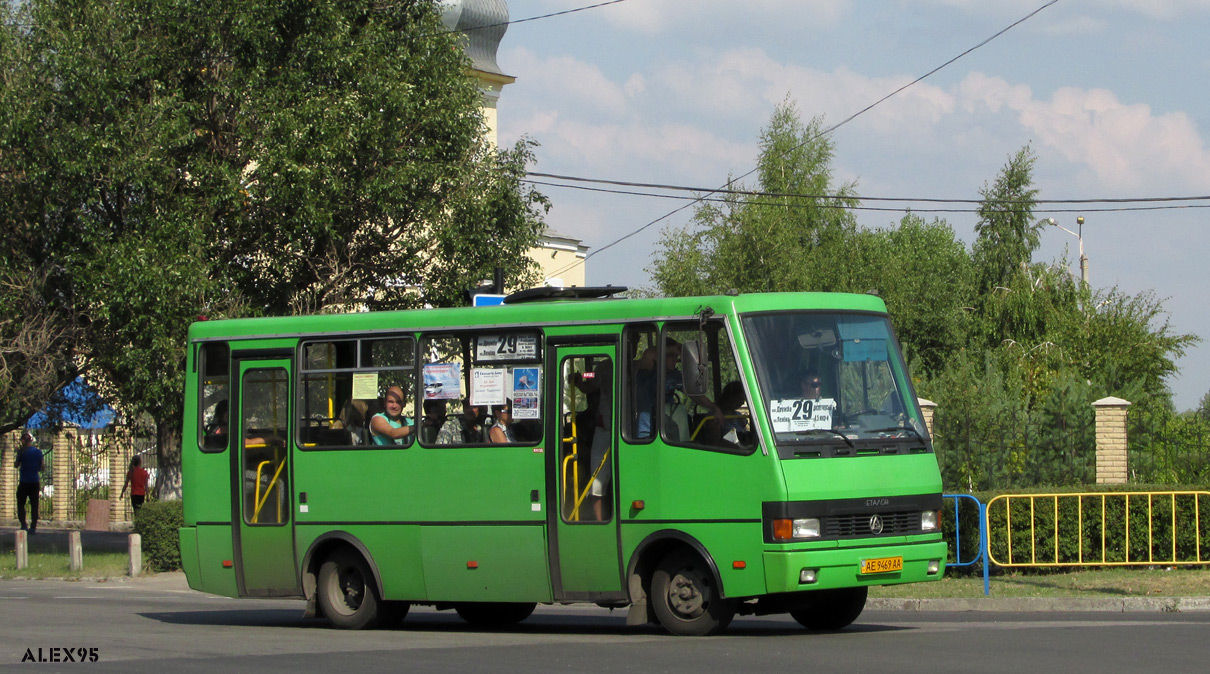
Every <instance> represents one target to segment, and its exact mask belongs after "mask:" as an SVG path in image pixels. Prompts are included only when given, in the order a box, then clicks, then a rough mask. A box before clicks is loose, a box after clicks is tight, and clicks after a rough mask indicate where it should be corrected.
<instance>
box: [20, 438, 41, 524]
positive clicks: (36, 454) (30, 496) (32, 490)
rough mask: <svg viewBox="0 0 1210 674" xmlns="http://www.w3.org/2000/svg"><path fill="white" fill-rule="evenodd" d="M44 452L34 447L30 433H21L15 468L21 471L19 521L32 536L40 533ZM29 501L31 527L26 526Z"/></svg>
mask: <svg viewBox="0 0 1210 674" xmlns="http://www.w3.org/2000/svg"><path fill="white" fill-rule="evenodd" d="M42 463H43V460H42V450H40V449H38V448H37V447H35V446H34V436H33V434H32V433H30V432H29V431H27V430H26V431H21V449H19V450H17V461H16V462H15V463H13V467H14V468H19V469H20V471H21V474H20V477H19V478H18V481H17V519H18V520H20V521H21V530H22V531H28V532H29V533H30V535H31V536H32V535H34V534H36V533H37V532H38V495H39V494H40V493H41V492H42ZM27 500H28V501H29V506H30V508H29V509H30V519H29V526H28V527H26V526H25V502H26V501H27Z"/></svg>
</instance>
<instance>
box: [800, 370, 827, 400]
mask: <svg viewBox="0 0 1210 674" xmlns="http://www.w3.org/2000/svg"><path fill="white" fill-rule="evenodd" d="M798 386H799V390H801V391H802V397H804V398H806V399H808V400H819V399H820V398H821V397H822V395H821V393H820V387H821V382H820V379H819V373H817V372H816V371H815V370H807V371H806V372H804V373H803V375H802V377H800V378H799V380H798Z"/></svg>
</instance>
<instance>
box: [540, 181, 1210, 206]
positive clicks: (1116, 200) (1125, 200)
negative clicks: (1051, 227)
mask: <svg viewBox="0 0 1210 674" xmlns="http://www.w3.org/2000/svg"><path fill="white" fill-rule="evenodd" d="M526 175H528V176H534V177H538V178H550V179H552V180H568V181H575V182H586V183H595V184H601V185H615V186H619V187H642V188H648V189H659V190H669V191H677V192H695V193H701V192H706V193H710V194H735V195H741V196H756V197H776V198H793V199H859V200H861V201H904V202H924V203H938V204H982V203H985V202H986V201H987V200H986V199H948V198H939V197H865V196H861V197H859V196H854V195H845V194H797V193H793V192H766V191H763V190H737V189H732V188H723V189H716V188H707V187H688V186H685V185H668V184H661V183H641V182H632V181H623V180H605V179H598V178H578V177H575V176H563V175H556V174H553V173H527V174H526ZM525 182H530V183H533V184H539V185H546V186H549V187H565V188H568V189H588V188H584V187H581V186H579V185H562V184H559V183H549V182H539V181H536V180H526V181H525ZM595 191H601V192H613V193H616V194H631V195H634V196H653V197H660V196H667V195H661V194H655V193H652V192H629V191H626V190H595ZM671 198H675V199H688V198H690V197H681V196H677V197H671ZM1167 201H1210V195H1205V196H1191V197H1101V198H1091V199H1029V200H1025V199H997V200H996V203H1000V204H1019V203H1031V204H1131V203H1154V202H1167Z"/></svg>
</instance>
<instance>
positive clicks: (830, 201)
mask: <svg viewBox="0 0 1210 674" xmlns="http://www.w3.org/2000/svg"><path fill="white" fill-rule="evenodd" d="M524 182H527V183H530V184H532V185H542V186H545V187H562V188H566V189H573V190H583V191H587V192H603V193H606V194H623V195H627V196H637V197H653V198H656V199H676V200H686V201H690V202H692V203H698V202H715V203H730V204H736V205H743V206H773V207H777V208H822V209H831V210H845V211H871V212H887V213H978V212H979V209H978V208H914V207H912V206H853V205H849V204H844V203H837V202H838V201H842V200H846V199H855V200H857V201H862V202H864V201H886V202H904V203H909V204H911V203H936V204H979V205H982V204H985V203H993V204H996V205H1002V206H1015V205H1018V204H1027V203H1033V204H1059V205H1075V204H1131V203H1143V204H1167V205H1156V206H1119V207H1106V208H1029V209H1020V210H1017V211H1011V209H1009V211H1010V212H1019V213H1027V212H1028V213H1116V212H1123V211H1163V210H1180V209H1199V208H1210V203H1206V204H1185V203H1172V202H1185V201H1210V196H1205V197H1143V198H1139V199H1039V200H1036V201H1033V202H1028V201H1023V200H1016V199H997V200H994V201H991V202H988V201H987V200H982V199H934V198H914V197H859V196H849V195H834V194H833V195H811V194H778V193H774V192H752V191H748V190H717V191H715V193H716V194H731V195H743V196H757V197H777V198H787V197H788V198H795V199H803V200H808V199H809V200H813V201H815V200H823V202H822V203H809V204H808V203H785V202H779V203H771V202H768V201H754V200H734V199H727V198H724V197H717V196H707V195H702V196H697V197H694V196H687V195H680V194H659V193H656V192H635V191H631V190H614V189H607V188H603V187H587V186H583V185H561V184H559V183H548V182H542V181H537V180H525V181H524ZM678 210H679V209H678ZM560 271H564V270H560Z"/></svg>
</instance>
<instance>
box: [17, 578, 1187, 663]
mask: <svg viewBox="0 0 1210 674" xmlns="http://www.w3.org/2000/svg"><path fill="white" fill-rule="evenodd" d="M301 615H302V604H301V602H299V601H294V600H238V599H227V598H221V597H211V596H209V595H204V594H201V593H197V592H193V591H191V590H189V589H188V588H187V587H185V584H184V580H183V577H182V576H181V575H180V574H161V575H159V576H155V577H151V578H145V579H134V580H130V579H127V580H120V581H105V582H89V581H80V582H69V581H32V580H13V581H0V635H3V638H2V639H0V643H2V644H3V645H0V671H23V672H31V671H38V672H58V671H62V672H67V671H70V672H81V671H89V672H119V671H120V672H135V673H139V672H146V673H149V674H150V673H153V672H154V673H155V674H163V673H164V672H208V673H209V672H259V673H264V674H274V673H278V672H281V673H288V674H298V673H299V672H318V671H332V672H339V673H345V672H349V673H351V672H356V673H357V674H363V673H369V672H442V673H443V674H444V673H448V672H524V673H525V674H532V673H534V672H567V671H573V672H705V673H714V672H718V673H723V672H726V673H727V674H734V673H736V672H747V671H760V672H761V674H774V673H781V672H795V673H796V674H801V673H803V672H808V671H820V672H872V673H877V674H885V673H890V672H930V673H939V672H940V673H943V672H964V673H967V672H974V673H982V672H1011V673H1012V674H1021V673H1022V672H1050V671H1063V672H1097V673H1098V674H1112V673H1114V672H1131V673H1137V672H1139V671H1159V672H1200V671H1204V670H1205V668H1206V663H1207V662H1210V639H1208V638H1207V637H1210V611H1194V612H1183V613H1166V612H1162V611H1154V610H1152V611H1140V612H1109V611H1098V612H1078V611H1076V612H1073V611H1046V612H1034V611H966V612H956V611H936V610H931V611H913V610H897V611H888V610H869V611H867V612H866V613H864V614H863V615H862V617H861V618H860V619H859V621H858V622H857V623H856V624H855V625H854V626H852V627H851V628H849V629H848V630H845V631H843V632H839V633H810V632H807V631H805V630H803V629H802V628H800V627H799V626H798V625H797V623H795V622H793V621H792V620H790V619H789V618H781V617H761V618H754V617H741V618H737V619H736V620H735V622H734V623H732V625H731V628H730V629H729V630H728V632H727V633H726V634H725V635H723V636H720V637H712V638H700V639H691V638H677V637H671V636H667V635H665V634H664V633H663V632H661V631H660V630H659V629H658V628H655V627H648V628H640V629H635V628H627V627H626V626H625V614H624V612H622V611H614V612H612V613H611V612H609V611H608V610H606V609H600V608H596V607H593V606H554V607H545V606H540V607H539V608H538V610H537V611H536V612H535V614H534V615H533V616H532V617H531V618H530V619H529V620H527V621H525V622H524V623H522V624H521V625H520V626H518V627H517V628H516V629H513V630H510V631H497V632H487V631H481V630H474V629H471V628H469V627H468V626H466V625H465V624H464V623H463V622H462V621H461V620H459V619H458V617H457V616H456V615H455V614H454V613H453V612H451V611H441V612H438V611H434V610H431V609H428V608H424V607H418V608H415V609H413V611H412V613H411V614H410V615H409V616H408V618H407V620H406V621H405V622H404V623H403V625H402V626H401V627H400V628H398V629H394V630H385V631H369V632H345V631H339V630H334V629H330V628H329V627H328V626H327V623H325V622H324V621H322V620H306V619H303V618H302V617H301ZM52 649H58V650H57V651H56V650H52ZM94 656H95V659H94ZM69 657H70V658H71V661H70V662H68V661H67V659H68V658H69ZM39 659H40V660H41V662H31V661H30V660H34V661H37V660H39ZM81 659H82V660H83V662H79V661H78V660H81ZM23 660H26V662H22V661H23Z"/></svg>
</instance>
